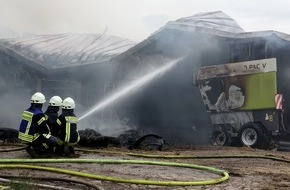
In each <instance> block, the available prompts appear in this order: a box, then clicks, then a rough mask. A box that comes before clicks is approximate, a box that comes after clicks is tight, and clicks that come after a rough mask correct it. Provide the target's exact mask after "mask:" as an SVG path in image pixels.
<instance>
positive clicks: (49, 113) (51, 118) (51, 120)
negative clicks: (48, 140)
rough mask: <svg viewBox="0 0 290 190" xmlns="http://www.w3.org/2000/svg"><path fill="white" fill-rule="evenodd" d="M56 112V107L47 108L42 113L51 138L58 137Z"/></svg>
mask: <svg viewBox="0 0 290 190" xmlns="http://www.w3.org/2000/svg"><path fill="white" fill-rule="evenodd" d="M58 111H59V107H58V106H48V108H47V110H46V111H45V113H44V114H45V118H46V122H47V124H48V126H49V129H50V132H51V135H53V136H58V133H59V128H58V127H57V126H56V125H57V123H56V120H57V118H58Z"/></svg>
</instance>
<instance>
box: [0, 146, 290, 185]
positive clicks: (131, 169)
mask: <svg viewBox="0 0 290 190" xmlns="http://www.w3.org/2000/svg"><path fill="white" fill-rule="evenodd" d="M11 148H15V146H7V145H2V146H0V151H1V152H0V157H1V158H2V159H4V158H8V159H13V158H21V159H22V158H29V156H28V154H27V153H26V152H25V150H18V151H7V152H6V151H5V152H3V151H4V150H8V149H11ZM94 151H98V152H87V151H82V150H77V151H76V153H77V155H78V157H79V158H83V159H85V158H87V159H111V160H112V159H116V160H147V161H148V160H150V161H159V162H160V161H162V162H178V163H188V164H195V165H202V166H209V167H213V168H217V169H221V170H225V171H227V172H228V173H229V174H230V178H229V179H228V180H227V181H225V182H222V183H220V184H214V185H205V186H175V187H170V186H169V187H168V186H156V185H137V184H130V183H115V182H110V181H100V180H94V179H89V178H81V177H75V176H70V175H66V174H58V173H51V172H45V171H36V170H28V169H2V170H1V172H0V173H1V177H2V178H5V179H12V178H11V177H13V176H14V177H16V176H23V177H25V180H28V178H31V179H33V181H34V182H37V183H41V184H48V185H53V186H57V187H59V188H60V187H65V188H70V189H84V190H86V189H110V190H111V189H112V190H119V189H120V190H124V189H144V190H145V189H149V190H150V189H152V190H153V189H154V190H155V189H157V190H159V189H160V190H161V189H162V190H163V189H165V190H167V189H168V190H173V189H176V190H179V189H180V190H181V189H185V190H187V189H209V190H236V189H243V190H247V189H249V190H254V189H257V190H261V189H263V190H266V189H271V190H272V189H277V190H281V189H290V167H289V166H290V152H281V151H276V150H257V149H251V148H247V147H215V146H195V147H168V150H166V151H136V150H134V151H129V150H127V149H122V148H106V149H95V150H94ZM126 153H137V154H150V155H170V156H183V158H177V157H175V158H170V159H166V158H147V157H140V156H137V157H136V156H132V155H128V154H126ZM225 155H235V156H238V158H218V156H225ZM189 156H194V157H196V156H199V157H201V156H209V157H210V156H215V157H216V158H214V159H213V158H190V159H189V158H188V157H189ZM241 156H242V157H244V156H255V157H253V158H242V157H241ZM264 156H266V157H275V158H279V159H282V160H283V159H284V160H286V162H283V161H278V160H273V159H265V158H257V157H264ZM186 157H187V158H186ZM58 158H59V157H58ZM33 165H41V166H50V167H55V168H64V169H70V170H74V171H81V172H86V173H91V174H98V175H105V176H112V177H119V178H126V179H142V180H158V181H197V180H210V179H217V178H221V177H222V176H220V175H218V174H213V173H210V172H208V171H203V170H197V169H190V168H180V167H169V166H152V165H140V164H138V165H135V164H96V163H93V164H89V163H81V164H80V163H41V164H33ZM33 177H42V179H34V178H33ZM46 178H48V180H47V179H46ZM56 179H67V180H77V181H79V183H75V182H74V183H73V182H64V181H57V180H56ZM13 180H15V179H14V178H13ZM80 182H82V183H88V184H90V185H92V186H93V185H94V186H95V188H93V187H92V186H88V185H84V184H81V183H80ZM0 184H2V185H3V183H2V182H0ZM40 189H43V188H40Z"/></svg>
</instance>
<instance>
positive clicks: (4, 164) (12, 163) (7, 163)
mask: <svg viewBox="0 0 290 190" xmlns="http://www.w3.org/2000/svg"><path fill="white" fill-rule="evenodd" d="M0 163H1V164H0V169H4V168H10V169H35V170H42V171H49V172H57V173H63V174H70V175H74V176H79V177H85V178H90V179H97V180H104V181H112V182H119V183H133V184H141V185H158V186H200V185H213V184H218V183H221V182H224V181H226V180H228V179H229V174H228V173H227V172H226V171H223V170H219V169H216V168H213V167H207V166H200V165H194V164H184V163H176V162H157V161H145V160H110V159H0ZM19 163H21V164H19ZM23 163H98V164H141V165H157V166H171V167H182V168H191V169H198V170H205V171H207V172H211V173H215V174H219V175H222V176H223V177H221V178H218V179H210V180H200V181H154V180H141V179H124V178H117V177H111V176H102V175H95V174H89V173H84V172H78V171H72V170H66V169H60V168H53V167H46V166H36V165H26V164H23Z"/></svg>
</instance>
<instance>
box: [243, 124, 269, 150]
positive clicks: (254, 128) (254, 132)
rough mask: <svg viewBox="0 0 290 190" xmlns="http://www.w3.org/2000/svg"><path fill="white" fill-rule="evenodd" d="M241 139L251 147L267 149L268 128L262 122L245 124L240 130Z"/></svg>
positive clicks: (245, 144)
mask: <svg viewBox="0 0 290 190" xmlns="http://www.w3.org/2000/svg"><path fill="white" fill-rule="evenodd" d="M239 139H240V140H241V142H242V144H243V145H244V146H248V147H251V148H260V149H266V148H268V145H269V139H268V137H267V133H266V130H265V128H264V126H263V125H262V124H260V123H253V122H249V123H246V124H244V125H243V126H242V128H241V130H240V132H239Z"/></svg>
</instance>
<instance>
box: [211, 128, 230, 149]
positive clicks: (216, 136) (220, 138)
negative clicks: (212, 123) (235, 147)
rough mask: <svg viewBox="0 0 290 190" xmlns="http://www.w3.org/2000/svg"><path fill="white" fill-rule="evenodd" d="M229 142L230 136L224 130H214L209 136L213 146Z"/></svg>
mask: <svg viewBox="0 0 290 190" xmlns="http://www.w3.org/2000/svg"><path fill="white" fill-rule="evenodd" d="M229 142H230V136H229V134H228V133H227V132H226V131H221V130H220V131H215V132H214V133H213V134H212V137H211V143H212V145H215V146H227V145H228V144H229Z"/></svg>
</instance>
